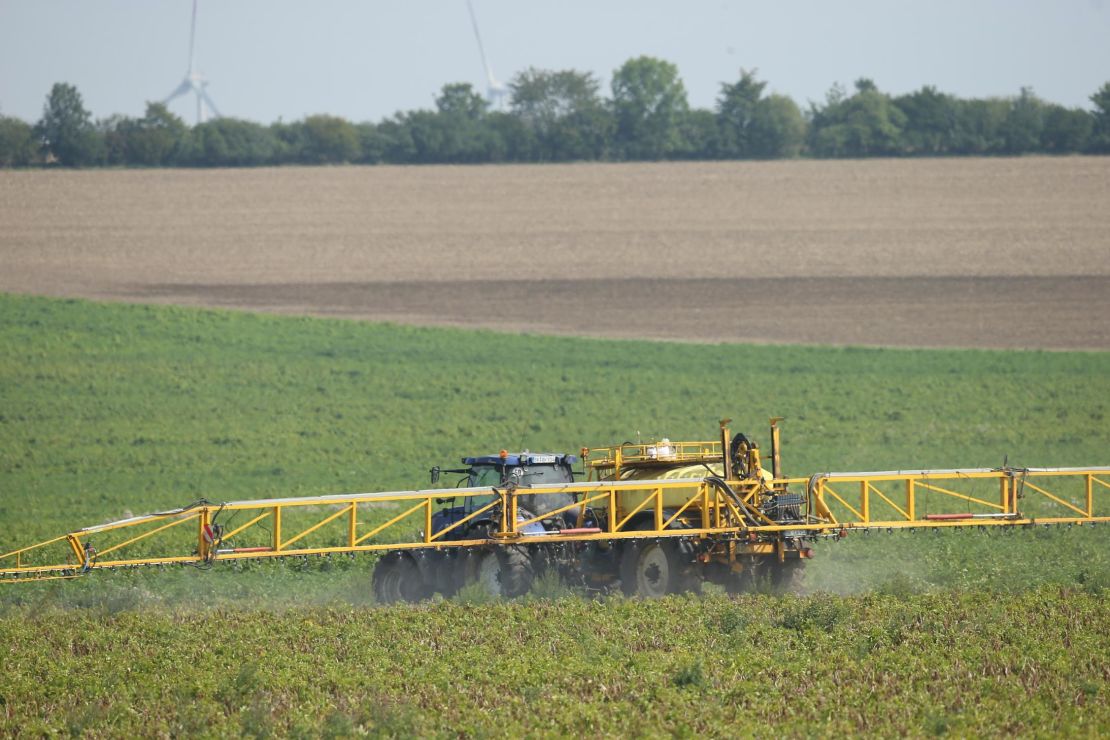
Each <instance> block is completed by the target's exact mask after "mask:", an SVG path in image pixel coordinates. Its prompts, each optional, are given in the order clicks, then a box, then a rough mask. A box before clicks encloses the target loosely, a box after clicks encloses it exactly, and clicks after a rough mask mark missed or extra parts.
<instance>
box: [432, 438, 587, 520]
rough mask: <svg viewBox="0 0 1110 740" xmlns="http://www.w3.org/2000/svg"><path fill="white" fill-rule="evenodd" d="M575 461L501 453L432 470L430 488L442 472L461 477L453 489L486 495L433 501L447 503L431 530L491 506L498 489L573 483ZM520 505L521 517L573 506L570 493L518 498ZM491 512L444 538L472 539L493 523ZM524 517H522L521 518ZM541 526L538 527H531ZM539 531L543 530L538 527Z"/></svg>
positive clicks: (548, 455) (526, 453) (560, 456)
mask: <svg viewBox="0 0 1110 740" xmlns="http://www.w3.org/2000/svg"><path fill="white" fill-rule="evenodd" d="M577 462H578V458H577V457H576V456H574V455H564V454H552V453H539V452H529V451H528V450H525V451H523V452H520V453H515V454H510V453H509V452H507V451H505V450H502V451H501V452H500V453H499V454H497V455H484V456H479V457H464V458H462V463H463V465H465V466H466V467H465V468H440V467H439V466H438V465H437V466H435V467H433V468H432V469H431V470H430V471H429V472H430V473H431V479H432V485H435V484H436V483H438V482H439V480H440V477H441V476H442V475H443V474H444V473H449V474H450V473H454V474H458V475H459V476H460V477H459V479H458V480H457V481H456V482H455V488H486V489H490V492H489V493H488V494H482V495H478V496H462V497H460V496H452V495H450V493H449V491H444V493H445V494H446V495H445V496H443V497H442V498H438V499H436V502H437V503H440V504H446V506H445V507H444V508H443V509H440V510H439V511H437V512H436V513H435V514H434V515H433V517H432V530H433V531H438V530H440V529H443V528H444V527H447V526H450V525H451V524H453V523H455V522H457V521H459V520H461V519H465V518H466V517H468V516H470V515H471V514H473V513H474V512H476V511H478V510H479V509H481V508H482V507H484V506H487V505H488V504H490V503H491V502H492V501H493V500H494V499H495V498H496V496H497V494H496V493H495V492H494V491H493V490H492V489H494V488H500V487H501V486H510V485H512V486H515V487H517V488H530V487H532V486H539V485H550V484H559V483H568V484H569V483H573V482H574V476H575V471H574V469H573V465H574V464H575V463H577ZM519 498H520V506H521V508H522V512H523V514H529V516H528V517H527V518H531V515H539V514H544V513H546V512H548V511H554V510H555V509H558V508H560V507H563V506H566V505H568V504H572V503H574V500H575V499H574V496H573V494H544V495H543V496H527V495H524V496H520V497H519ZM492 514H493V510H492V509H491V510H489V511H487V512H485V513H483V514H481V515H479V516H476V517H474V518H473V519H471V520H470V521H468V522H466V523H465V524H464V525H462V526H459V527H456V528H455V529H454V530H452V531H451V532H448V533H447V535H445V539H449V540H455V539H468V538H470V537H473V536H475V530H476V529H478V528H479V527H481V528H488V527H489V525H490V524H491V522H493V521H495V519H494V517H493V516H492ZM522 518H523V517H522ZM533 526H536V527H540V525H539V524H536V525H533ZM539 531H540V532H543V531H545V530H544V528H543V527H540V529H539Z"/></svg>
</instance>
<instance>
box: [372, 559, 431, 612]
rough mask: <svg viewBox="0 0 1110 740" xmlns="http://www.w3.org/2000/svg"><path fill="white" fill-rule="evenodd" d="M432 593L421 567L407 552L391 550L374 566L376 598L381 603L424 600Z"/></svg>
mask: <svg viewBox="0 0 1110 740" xmlns="http://www.w3.org/2000/svg"><path fill="white" fill-rule="evenodd" d="M431 595H432V593H431V588H429V587H428V585H427V584H426V583H425V582H424V576H423V575H421V573H420V569H419V568H418V567H417V566H416V563H415V562H413V560H412V558H411V557H410V556H409V555H406V554H405V553H397V552H391V553H389V554H387V555H385V556H383V557H382V559H381V560H379V561H378V564H377V566H375V567H374V598H376V599H377V600H378V602H379V603H382V604H395V603H397V602H400V601H409V602H415V601H423V600H424V599H427V598H429V597H430V596H431Z"/></svg>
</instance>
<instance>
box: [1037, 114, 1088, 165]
mask: <svg viewBox="0 0 1110 740" xmlns="http://www.w3.org/2000/svg"><path fill="white" fill-rule="evenodd" d="M1093 126H1094V117H1093V116H1092V115H1091V114H1090V113H1088V112H1087V111H1085V110H1083V109H1082V108H1065V107H1064V106H1062V105H1056V104H1055V103H1049V104H1047V105H1046V106H1045V111H1044V129H1043V130H1042V131H1041V142H1040V148H1041V150H1043V151H1046V152H1051V153H1053V154H1066V153H1068V152H1081V151H1083V150H1085V149H1086V148H1087V146H1088V144H1089V142H1090V138H1091V129H1092V128H1093Z"/></svg>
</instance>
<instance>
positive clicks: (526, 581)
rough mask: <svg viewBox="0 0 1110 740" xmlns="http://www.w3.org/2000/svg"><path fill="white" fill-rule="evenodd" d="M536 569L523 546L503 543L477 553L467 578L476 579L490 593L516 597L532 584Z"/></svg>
mask: <svg viewBox="0 0 1110 740" xmlns="http://www.w3.org/2000/svg"><path fill="white" fill-rule="evenodd" d="M534 577H535V569H534V568H533V566H532V558H530V557H529V556H528V551H527V550H526V549H524V548H523V547H517V546H513V545H506V546H504V547H495V548H492V549H489V550H486V551H485V552H482V553H479V554H478V555H477V557H476V558H475V560H474V565H473V566H472V570H471V573H470V577H469V578H468V579H467V580H468V581H469V582H474V581H477V582H478V583H480V584H481V585H482V588H483V589H484V590H485V592H486V593H488V594H489V595H490V596H498V597H504V598H506V599H512V598H516V597H517V596H523V595H524V594H526V593H528V590H529V589H530V588H532V580H533V578H534Z"/></svg>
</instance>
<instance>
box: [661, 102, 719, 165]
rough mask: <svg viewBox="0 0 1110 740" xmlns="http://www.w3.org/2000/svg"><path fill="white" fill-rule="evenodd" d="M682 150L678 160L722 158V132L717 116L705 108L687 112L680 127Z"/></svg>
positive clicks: (675, 154)
mask: <svg viewBox="0 0 1110 740" xmlns="http://www.w3.org/2000/svg"><path fill="white" fill-rule="evenodd" d="M679 129H680V130H679V141H680V142H681V145H680V148H678V149H676V150H674V152H673V153H672V156H674V157H675V158H676V159H716V158H718V157H720V156H721V154H720V152H721V132H720V129H719V128H718V126H717V114H716V113H714V112H713V111H711V110H706V109H704V108H695V109H693V110H690V111H687V112H686V115H685V116H683V117H682V123H681V125H680V127H679Z"/></svg>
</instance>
